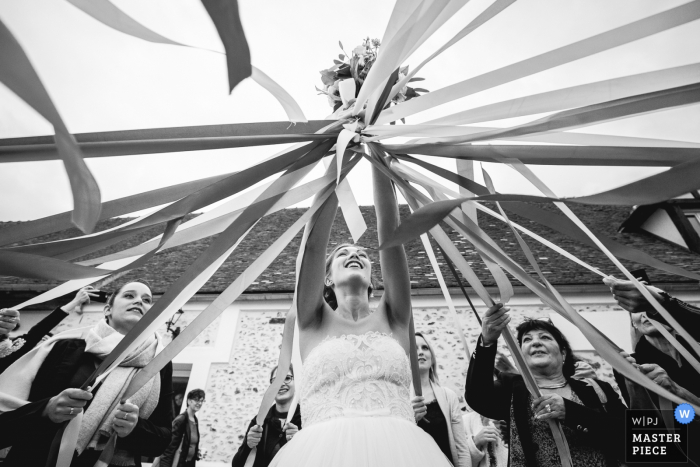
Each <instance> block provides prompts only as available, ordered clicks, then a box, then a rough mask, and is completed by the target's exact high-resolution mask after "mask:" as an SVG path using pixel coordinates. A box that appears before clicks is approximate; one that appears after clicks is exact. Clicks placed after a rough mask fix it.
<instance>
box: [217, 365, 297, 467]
mask: <svg viewBox="0 0 700 467" xmlns="http://www.w3.org/2000/svg"><path fill="white" fill-rule="evenodd" d="M276 374H277V367H274V368H273V369H272V371H271V372H270V384H272V382H273V381H274V380H275V375H276ZM293 399H294V368H293V367H292V365H291V364H290V365H289V373H287V376H286V377H285V379H284V383H283V384H282V386H281V387H280V389H279V391H278V392H277V396H276V397H275V405H273V406H272V407H271V408H270V411H269V412H268V413H267V416H266V417H265V421H264V422H263V426H259V425H257V422H256V419H255V417H253V419H252V420H251V421H250V424H249V425H248V429H247V430H246V433H245V439H244V441H243V443H241V446H240V447H239V448H238V452H237V453H236V455H235V456H234V457H233V461H231V465H232V467H244V466H245V463H246V460H247V459H248V455H249V454H250V452H251V451H252V450H253V448H256V447H257V451H256V454H255V462H254V463H253V467H267V465H268V464H270V462H272V459H273V458H274V457H275V455H276V454H277V452H278V451H279V450H280V449H281V448H282V446H284V445H285V444H287V441H289V440H291V439H292V438H293V437H294V435H295V434H296V433H297V432H298V431H299V430H300V429H301V411H300V408H299V406H298V405H297V408H296V410H295V411H294V416H293V417H292V420H291V421H290V422H289V423H286V420H287V416H288V414H289V408H290V407H291V405H292V400H293Z"/></svg>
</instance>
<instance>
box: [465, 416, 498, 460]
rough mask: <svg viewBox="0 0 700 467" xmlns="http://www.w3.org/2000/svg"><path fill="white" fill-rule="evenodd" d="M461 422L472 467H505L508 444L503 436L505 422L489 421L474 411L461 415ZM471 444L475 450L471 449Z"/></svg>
mask: <svg viewBox="0 0 700 467" xmlns="http://www.w3.org/2000/svg"><path fill="white" fill-rule="evenodd" d="M462 420H463V421H464V428H465V430H466V434H467V439H468V440H469V442H470V445H469V447H470V450H469V453H470V454H471V465H472V467H506V466H507V465H508V444H507V443H506V441H505V439H504V436H503V434H504V433H503V432H504V431H506V429H507V428H506V422H504V421H498V420H491V419H490V418H486V417H484V416H483V415H481V414H479V413H477V412H474V411H471V412H467V413H465V414H464V415H462ZM472 444H473V445H474V447H475V448H476V449H472V447H471V445H472Z"/></svg>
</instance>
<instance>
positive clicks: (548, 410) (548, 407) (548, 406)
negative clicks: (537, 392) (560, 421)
mask: <svg viewBox="0 0 700 467" xmlns="http://www.w3.org/2000/svg"><path fill="white" fill-rule="evenodd" d="M545 407H547V412H549V413H552V407H551V406H550V405H549V404H547V405H545Z"/></svg>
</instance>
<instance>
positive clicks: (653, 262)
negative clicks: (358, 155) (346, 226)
mask: <svg viewBox="0 0 700 467" xmlns="http://www.w3.org/2000/svg"><path fill="white" fill-rule="evenodd" d="M396 156H397V157H398V158H400V159H402V160H406V161H409V162H412V163H415V164H417V165H419V166H421V167H423V168H425V169H427V170H429V171H431V172H433V173H434V174H436V175H439V176H441V177H443V178H445V179H446V180H449V181H451V182H453V183H455V184H457V185H459V186H463V187H465V188H467V189H469V190H471V191H472V192H474V193H476V194H483V193H488V191H487V190H486V187H484V186H482V185H480V184H478V183H475V182H474V181H472V180H469V179H466V178H464V177H461V176H459V175H457V174H454V173H452V172H449V171H447V170H445V169H443V168H441V167H438V166H435V165H433V164H429V163H427V162H425V161H422V160H420V159H416V158H414V157H411V156H405V155H401V154H396ZM398 167H399V168H400V169H402V170H403V169H405V168H406V167H405V166H398ZM414 178H417V179H418V180H419V181H420V180H424V181H425V183H427V184H432V185H431V186H433V187H438V185H437V184H436V183H435V182H433V181H432V180H431V179H428V178H427V177H422V176H421V175H420V174H414ZM440 189H441V190H442V191H443V192H447V190H446V189H445V188H444V187H440ZM476 205H477V208H478V209H479V210H480V211H483V212H485V213H487V214H489V215H492V216H494V217H496V218H499V217H500V216H499V215H498V214H496V213H495V212H493V211H492V210H490V209H488V208H486V207H484V206H482V205H481V204H480V203H477V204H476ZM503 206H504V207H505V208H506V209H507V210H509V211H511V212H513V213H515V214H517V215H519V216H522V217H524V218H526V219H529V220H531V221H535V222H537V223H540V224H542V225H544V226H546V227H549V228H550V229H552V230H555V231H557V232H559V233H562V234H564V235H566V236H568V237H571V238H573V239H575V240H578V241H580V242H582V243H585V244H587V245H591V246H595V243H593V242H592V241H591V240H590V238H589V237H588V236H587V235H586V234H585V233H583V232H582V231H581V230H580V229H579V228H578V226H576V224H574V223H573V222H571V220H569V218H567V217H565V216H559V215H556V214H554V213H551V212H548V211H544V210H542V209H540V208H538V207H537V206H534V205H532V204H526V203H520V202H505V203H503ZM501 220H503V219H501ZM514 225H515V227H516V228H517V229H519V230H520V231H522V232H524V233H525V234H527V235H529V236H530V237H532V238H534V239H536V240H538V241H540V242H541V243H543V244H545V245H547V246H548V247H549V248H552V249H554V250H555V251H557V252H558V253H560V254H562V255H564V256H567V257H568V258H569V259H571V260H572V261H575V262H577V263H578V264H580V265H582V266H583V267H585V268H587V269H589V270H591V271H592V272H595V273H596V274H599V275H602V274H601V273H599V272H596V271H597V268H593V267H591V266H588V265H587V264H586V263H585V262H583V261H580V260H578V259H575V257H572V256H573V255H569V254H568V253H566V252H565V251H564V250H561V249H557V248H558V247H556V246H555V245H554V244H552V243H551V242H549V241H547V240H545V239H543V238H541V237H539V236H538V235H536V234H534V233H532V232H530V231H529V230H527V229H525V228H523V227H521V226H519V225H518V224H514ZM596 236H597V237H598V239H600V240H601V241H602V242H603V243H604V244H605V246H606V247H607V248H608V249H609V250H610V251H612V252H613V253H614V254H615V256H620V257H622V258H625V259H627V260H630V261H634V262H636V263H641V264H645V265H647V266H652V267H654V268H657V269H660V270H662V271H666V272H669V273H671V274H677V275H680V276H685V277H688V278H690V279H695V280H700V275H697V274H694V273H692V272H690V271H686V270H685V269H682V268H679V267H677V266H673V265H670V264H667V263H664V262H662V261H659V260H657V259H655V258H653V257H651V256H650V255H648V254H646V253H644V252H643V251H641V250H636V249H634V248H631V247H628V246H627V245H623V244H621V243H617V242H616V241H614V240H612V239H611V238H608V237H605V236H603V235H600V234H596ZM560 250H561V251H560Z"/></svg>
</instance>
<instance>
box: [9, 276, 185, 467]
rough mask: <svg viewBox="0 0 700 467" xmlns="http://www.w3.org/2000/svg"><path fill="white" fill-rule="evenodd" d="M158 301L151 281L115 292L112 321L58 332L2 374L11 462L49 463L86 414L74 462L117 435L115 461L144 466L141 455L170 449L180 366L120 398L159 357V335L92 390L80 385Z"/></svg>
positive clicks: (93, 457)
mask: <svg viewBox="0 0 700 467" xmlns="http://www.w3.org/2000/svg"><path fill="white" fill-rule="evenodd" d="M151 303H152V296H151V291H150V289H149V288H148V286H146V285H145V284H143V283H140V282H131V283H128V284H126V285H124V286H123V287H121V288H120V289H119V290H118V291H117V292H116V293H115V294H113V296H112V297H110V300H109V303H108V305H107V306H106V307H105V315H106V321H100V322H99V323H98V324H97V325H96V326H94V327H92V328H83V329H76V330H72V331H67V332H65V333H61V334H59V335H57V336H55V337H53V338H52V339H50V340H49V341H47V342H45V343H44V344H42V345H40V346H38V347H36V348H35V349H34V350H32V351H31V352H29V353H28V354H27V355H25V356H24V357H22V358H21V359H19V360H18V361H17V362H16V363H15V364H14V365H12V366H11V367H10V368H8V369H7V370H6V371H5V373H3V374H2V375H0V410H1V411H2V412H3V413H2V414H0V448H5V447H10V446H11V449H10V452H9V454H8V455H7V457H6V459H5V462H4V463H3V467H13V466H22V467H25V466H43V465H46V462H47V458H48V456H49V452H50V448H51V443H52V442H53V441H54V438H55V437H56V434H57V433H58V432H59V429H60V428H61V426H62V423H63V422H66V421H70V420H72V419H73V418H75V417H76V416H77V415H78V414H82V423H81V425H80V432H79V433H78V441H77V445H76V450H75V452H74V455H73V461H72V463H71V466H72V467H83V466H90V467H92V466H93V465H94V464H95V462H96V461H97V460H98V459H99V458H100V456H101V455H102V454H103V451H105V448H106V447H107V443H108V440H110V439H112V435H113V434H114V435H116V445H115V449H114V453H113V456H112V457H111V459H110V461H111V465H136V466H140V465H141V456H157V455H160V454H161V453H162V452H163V451H164V450H165V448H166V447H167V445H168V443H169V442H170V426H171V421H172V404H171V403H170V400H171V397H172V365H171V364H170V363H169V364H168V365H166V366H165V367H164V368H163V369H162V370H161V372H160V375H159V376H158V377H155V378H153V379H151V380H150V381H149V382H148V383H146V385H144V387H143V388H141V390H139V391H138V392H137V393H136V394H134V395H133V396H132V397H131V398H130V399H129V400H127V401H125V402H124V403H121V402H120V397H121V394H122V393H123V391H124V390H125V389H126V386H127V385H128V382H129V381H130V380H131V378H132V377H133V375H134V374H135V373H136V372H137V371H138V369H139V368H142V367H143V366H145V365H146V364H147V363H148V362H150V361H151V360H152V359H153V356H155V354H156V351H157V348H158V345H159V344H158V343H159V337H158V336H156V335H153V336H149V338H148V339H147V340H146V341H145V342H144V343H143V344H141V345H140V346H138V347H137V348H136V349H134V350H133V351H132V352H131V353H130V354H129V355H127V357H126V358H125V359H124V361H123V362H122V363H121V364H120V365H119V366H118V367H117V368H115V369H114V370H113V371H112V372H111V373H110V374H109V375H108V376H107V377H106V378H105V379H104V380H103V381H102V382H101V384H100V385H99V386H98V387H97V388H96V389H95V390H94V391H93V392H92V393H90V392H88V391H83V390H81V389H77V388H80V387H81V386H82V385H83V384H84V383H85V382H86V381H87V380H88V379H89V378H90V376H91V375H92V373H93V372H94V370H95V368H96V367H97V366H98V365H99V364H100V363H101V361H102V360H103V359H104V358H105V357H106V356H107V355H108V354H109V353H110V352H111V351H112V349H114V348H115V347H116V345H117V344H118V343H119V342H120V341H121V339H122V337H123V336H124V335H125V334H126V333H127V332H128V331H129V330H130V329H132V328H133V326H134V325H135V324H136V323H138V321H139V320H140V319H141V317H142V316H143V315H144V314H145V313H146V312H147V311H148V309H149V308H150V307H151ZM8 409H9V410H8ZM105 452H109V450H107V451H105Z"/></svg>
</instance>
